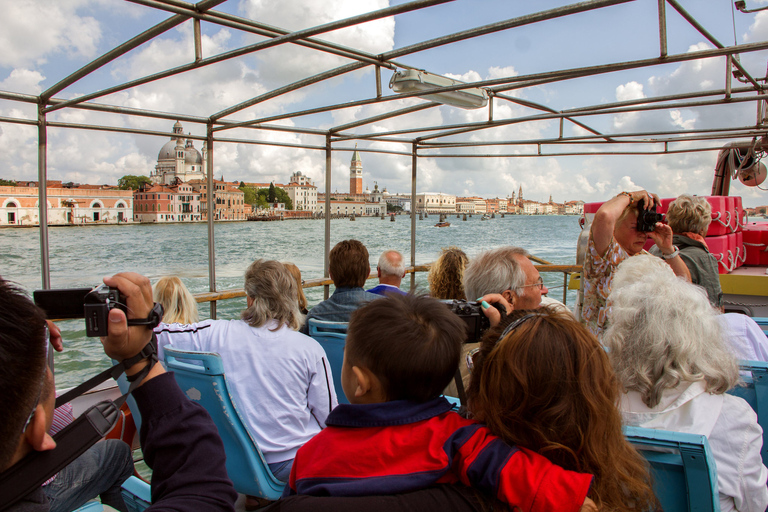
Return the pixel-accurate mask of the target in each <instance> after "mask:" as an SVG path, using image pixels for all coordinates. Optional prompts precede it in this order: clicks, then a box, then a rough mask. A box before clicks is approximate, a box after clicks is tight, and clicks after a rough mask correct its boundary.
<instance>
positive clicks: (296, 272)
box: [283, 262, 307, 314]
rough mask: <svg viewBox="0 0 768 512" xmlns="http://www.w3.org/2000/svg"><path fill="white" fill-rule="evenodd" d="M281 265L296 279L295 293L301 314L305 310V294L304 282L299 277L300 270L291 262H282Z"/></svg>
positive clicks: (304, 312)
mask: <svg viewBox="0 0 768 512" xmlns="http://www.w3.org/2000/svg"><path fill="white" fill-rule="evenodd" d="M283 266H284V267H285V268H287V269H288V272H290V273H291V275H292V276H293V278H294V279H295V280H296V287H297V290H296V295H297V297H298V300H299V309H300V310H301V312H302V313H303V314H306V311H307V296H306V295H304V282H303V281H302V279H301V270H299V267H297V266H296V265H294V264H293V263H288V262H286V263H283Z"/></svg>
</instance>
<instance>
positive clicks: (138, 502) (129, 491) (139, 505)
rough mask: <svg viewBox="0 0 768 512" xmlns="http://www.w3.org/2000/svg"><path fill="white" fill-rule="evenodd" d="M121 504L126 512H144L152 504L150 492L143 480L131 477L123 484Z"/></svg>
mask: <svg viewBox="0 0 768 512" xmlns="http://www.w3.org/2000/svg"><path fill="white" fill-rule="evenodd" d="M121 487H122V495H123V502H125V506H126V508H127V509H128V512H144V510H146V509H147V508H149V505H150V504H151V502H152V491H151V489H150V486H149V484H148V483H147V482H145V481H144V480H141V479H140V478H137V477H135V476H133V475H131V476H130V477H128V480H126V481H125V482H123V485H122V486H121Z"/></svg>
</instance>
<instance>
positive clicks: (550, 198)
mask: <svg viewBox="0 0 768 512" xmlns="http://www.w3.org/2000/svg"><path fill="white" fill-rule="evenodd" d="M549 204H552V194H549Z"/></svg>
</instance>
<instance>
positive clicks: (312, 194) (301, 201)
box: [283, 171, 317, 212]
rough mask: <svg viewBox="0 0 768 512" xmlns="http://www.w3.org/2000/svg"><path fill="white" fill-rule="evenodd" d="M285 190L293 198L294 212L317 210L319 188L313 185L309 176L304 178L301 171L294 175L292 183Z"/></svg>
mask: <svg viewBox="0 0 768 512" xmlns="http://www.w3.org/2000/svg"><path fill="white" fill-rule="evenodd" d="M283 189H284V190H285V191H286V193H287V194H288V197H290V198H291V202H292V203H293V209H294V210H303V211H310V212H314V211H316V210H317V187H316V186H315V185H313V184H312V180H311V179H310V178H309V176H304V175H303V174H302V173H301V171H296V172H295V173H293V174H292V175H291V180H290V182H289V183H288V184H287V185H286V186H285V187H283Z"/></svg>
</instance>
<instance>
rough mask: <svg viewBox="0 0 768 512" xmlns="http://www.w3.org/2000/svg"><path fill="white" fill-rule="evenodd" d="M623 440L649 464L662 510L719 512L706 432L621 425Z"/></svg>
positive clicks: (714, 472) (666, 511) (715, 481)
mask: <svg viewBox="0 0 768 512" xmlns="http://www.w3.org/2000/svg"><path fill="white" fill-rule="evenodd" d="M624 435H625V436H626V438H627V441H629V442H630V443H632V444H633V445H634V446H635V447H636V448H637V449H638V450H639V451H640V453H641V454H642V455H643V456H644V457H645V459H646V460H647V461H648V463H649V464H650V467H651V475H652V476H653V490H654V492H655V493H656V497H657V498H659V502H660V504H661V508H662V509H663V510H664V512H693V511H696V512H708V511H713V512H719V510H720V499H719V496H718V491H717V470H716V468H715V460H714V459H713V457H712V452H711V451H710V448H709V442H708V441H707V438H706V436H701V435H696V434H684V433H681V432H669V431H666V430H655V429H649V428H641V427H624Z"/></svg>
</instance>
